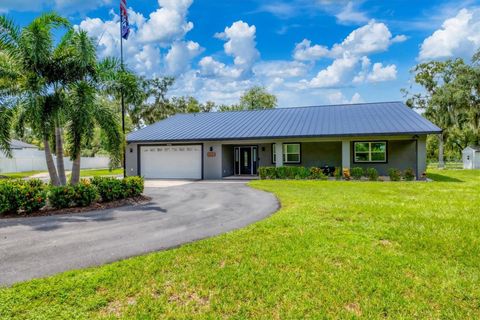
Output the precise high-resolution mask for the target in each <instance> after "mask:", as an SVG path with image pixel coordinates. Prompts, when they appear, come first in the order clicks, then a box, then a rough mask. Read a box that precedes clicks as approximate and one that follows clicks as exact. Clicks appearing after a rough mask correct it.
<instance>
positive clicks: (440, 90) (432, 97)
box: [404, 51, 480, 164]
mask: <svg viewBox="0 0 480 320" xmlns="http://www.w3.org/2000/svg"><path fill="white" fill-rule="evenodd" d="M413 73H414V77H415V83H416V84H418V85H420V86H421V89H422V90H421V92H417V93H413V94H412V93H410V92H408V91H407V90H404V92H405V93H406V95H407V97H408V100H407V105H409V106H410V107H412V108H416V109H419V110H420V111H421V112H423V114H424V116H425V117H426V118H427V119H429V120H430V121H432V122H433V123H435V124H436V125H437V126H439V127H440V128H442V129H443V133H442V134H440V135H439V137H438V141H435V140H434V139H429V141H428V151H429V155H430V156H432V155H434V154H438V156H439V163H440V164H442V163H443V154H444V149H445V154H446V155H447V158H448V159H449V160H454V159H458V158H459V157H460V154H461V151H462V150H463V149H464V148H465V147H467V146H468V145H478V144H480V51H479V52H478V53H477V54H475V55H474V57H473V59H472V62H471V63H466V62H465V61H464V60H463V59H460V58H457V59H449V60H445V61H430V62H426V63H421V64H419V65H417V66H416V67H415V68H414V69H413ZM419 91H420V90H419Z"/></svg>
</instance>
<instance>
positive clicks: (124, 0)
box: [120, 0, 130, 40]
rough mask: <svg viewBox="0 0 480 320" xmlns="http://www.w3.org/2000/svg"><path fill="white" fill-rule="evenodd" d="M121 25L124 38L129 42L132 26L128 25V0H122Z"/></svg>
mask: <svg viewBox="0 0 480 320" xmlns="http://www.w3.org/2000/svg"><path fill="white" fill-rule="evenodd" d="M120 21H121V22H120V23H121V24H122V27H121V33H122V38H123V39H125V40H127V39H128V35H129V34H130V26H129V25H128V13H127V0H120Z"/></svg>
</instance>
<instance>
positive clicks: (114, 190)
mask: <svg viewBox="0 0 480 320" xmlns="http://www.w3.org/2000/svg"><path fill="white" fill-rule="evenodd" d="M92 184H93V185H94V186H95V187H97V189H98V193H99V194H100V197H101V198H102V201H103V202H107V201H113V200H118V199H123V198H125V197H126V195H125V193H124V188H123V182H122V180H119V179H116V178H113V177H94V178H93V179H92Z"/></svg>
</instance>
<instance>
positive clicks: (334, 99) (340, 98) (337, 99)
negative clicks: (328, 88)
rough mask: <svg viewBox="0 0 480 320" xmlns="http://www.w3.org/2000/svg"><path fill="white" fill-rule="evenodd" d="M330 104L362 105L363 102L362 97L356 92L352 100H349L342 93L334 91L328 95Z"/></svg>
mask: <svg viewBox="0 0 480 320" xmlns="http://www.w3.org/2000/svg"><path fill="white" fill-rule="evenodd" d="M327 99H328V102H329V103H331V104H348V103H361V102H363V99H362V96H361V95H360V94H359V93H358V92H355V93H354V94H353V95H352V98H350V99H348V98H347V97H345V95H344V94H343V93H342V92H341V91H333V92H330V93H327Z"/></svg>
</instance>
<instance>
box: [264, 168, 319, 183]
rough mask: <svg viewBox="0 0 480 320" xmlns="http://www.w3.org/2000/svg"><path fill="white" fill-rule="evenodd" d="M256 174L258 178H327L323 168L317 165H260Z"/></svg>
mask: <svg viewBox="0 0 480 320" xmlns="http://www.w3.org/2000/svg"><path fill="white" fill-rule="evenodd" d="M258 174H259V176H260V179H297V180H300V179H315V180H326V179H327V176H326V175H324V174H323V170H322V169H321V168H317V167H311V168H305V167H295V166H293V167H285V166H284V167H260V168H258Z"/></svg>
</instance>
